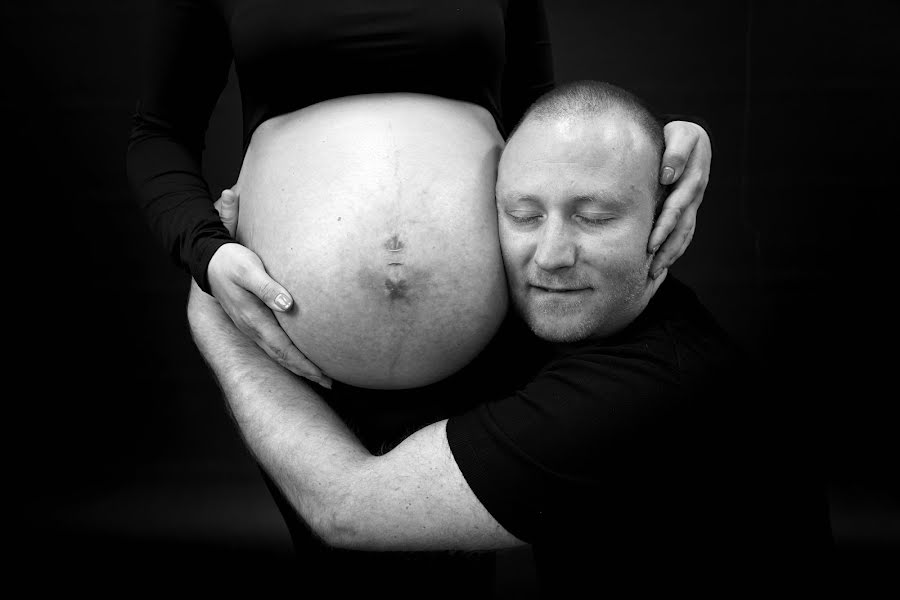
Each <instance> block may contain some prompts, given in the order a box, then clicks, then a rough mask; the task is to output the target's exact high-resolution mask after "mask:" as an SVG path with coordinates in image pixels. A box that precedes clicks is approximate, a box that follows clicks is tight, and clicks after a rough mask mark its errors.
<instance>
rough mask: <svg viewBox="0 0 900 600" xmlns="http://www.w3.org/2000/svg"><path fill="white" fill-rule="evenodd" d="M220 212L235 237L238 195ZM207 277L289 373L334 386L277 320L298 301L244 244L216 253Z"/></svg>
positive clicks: (238, 320)
mask: <svg viewBox="0 0 900 600" xmlns="http://www.w3.org/2000/svg"><path fill="white" fill-rule="evenodd" d="M215 207H216V210H217V211H219V216H220V218H221V219H222V223H223V224H224V225H225V227H226V228H227V229H228V231H229V233H231V234H232V235H234V233H235V231H236V229H237V220H238V197H237V194H235V193H234V192H232V191H231V190H225V191H223V192H222V196H221V197H220V198H219V199H218V200H217V201H216V203H215ZM207 273H208V276H209V287H210V290H211V291H212V294H213V296H215V297H216V299H217V300H218V301H219V304H221V306H222V308H223V309H224V310H225V313H226V314H227V315H228V316H229V317H230V318H231V320H232V321H233V322H234V324H235V325H236V326H237V328H238V329H240V330H241V331H242V332H243V333H244V334H245V335H246V336H247V337H249V338H250V339H251V340H253V341H254V342H256V344H257V345H258V346H259V347H260V348H262V349H263V350H265V352H266V354H268V355H269V356H270V357H271V358H272V359H273V360H275V361H276V362H278V364H280V365H281V366H283V367H284V368H286V369H288V370H289V371H292V372H293V373H295V374H297V375H299V376H301V377H305V378H307V379H310V380H312V381H315V382H316V383H318V384H320V385H322V386H324V387H327V388H330V387H331V380H330V379H329V378H328V377H327V376H325V374H324V373H322V371H321V370H320V369H319V368H318V367H317V366H316V365H314V364H313V363H312V362H310V361H309V359H307V358H306V357H305V356H304V355H303V354H302V353H301V352H300V350H298V349H297V347H296V346H294V343H293V342H292V341H291V339H290V338H289V337H288V335H287V333H285V331H284V329H282V328H281V325H280V324H279V323H278V320H277V319H276V318H275V314H274V313H273V312H272V311H278V312H288V311H290V310H291V308H292V306H293V299H292V298H291V296H290V294H289V293H288V291H287V290H286V289H284V288H283V287H282V286H281V285H280V284H279V283H278V282H277V281H275V280H274V279H272V278H271V277H269V274H268V273H266V269H265V267H264V266H263V263H262V261H261V260H260V259H259V257H258V256H257V255H256V253H255V252H253V251H252V250H250V249H249V248H246V247H244V246H242V245H240V244H225V245H223V246H221V247H220V248H219V249H218V250H217V251H216V253H215V254H213V257H212V260H210V261H209V267H208V270H207Z"/></svg>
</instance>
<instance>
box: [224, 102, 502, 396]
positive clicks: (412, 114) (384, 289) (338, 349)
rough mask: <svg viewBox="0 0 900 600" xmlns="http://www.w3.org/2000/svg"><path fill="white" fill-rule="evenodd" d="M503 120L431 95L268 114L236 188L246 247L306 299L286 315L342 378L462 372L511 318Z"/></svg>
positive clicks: (399, 383) (410, 380)
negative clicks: (502, 202) (501, 194)
mask: <svg viewBox="0 0 900 600" xmlns="http://www.w3.org/2000/svg"><path fill="white" fill-rule="evenodd" d="M502 144H503V142H502V138H501V136H500V134H499V133H498V132H497V129H496V126H495V123H494V120H493V118H492V117H491V115H490V113H489V112H488V111H487V110H485V109H484V108H481V107H478V106H476V105H474V104H469V103H464V102H459V101H454V100H447V99H444V98H438V97H434V96H425V95H419V94H373V95H361V96H352V97H347V98H340V99H335V100H330V101H326V102H322V103H319V104H315V105H312V106H309V107H306V108H304V109H301V110H299V111H296V112H293V113H290V114H286V115H283V116H280V117H276V118H274V119H270V120H268V121H266V122H265V123H263V124H262V125H261V126H260V127H259V128H257V129H256V131H255V132H254V134H253V137H252V139H251V142H250V144H249V146H248V150H247V153H246V155H245V158H244V163H243V166H242V169H241V174H240V177H239V180H238V183H237V185H236V186H235V187H236V190H237V191H238V193H239V194H240V197H241V208H240V216H239V223H238V240H239V241H240V242H241V243H243V244H245V245H247V246H248V247H249V248H251V249H253V250H254V251H255V252H256V253H257V254H258V255H259V256H260V258H261V259H262V260H263V263H264V264H265V266H266V268H267V270H268V271H269V273H270V274H271V275H272V276H273V277H274V278H275V279H276V280H277V281H279V282H280V283H281V284H282V285H284V286H285V287H286V288H287V289H288V290H289V291H290V292H291V294H292V295H293V297H294V300H295V308H293V309H292V310H291V312H290V313H288V314H287V315H279V319H280V321H281V324H282V326H283V327H284V329H285V331H287V333H288V335H289V336H290V337H291V338H292V339H293V340H294V343H295V344H296V345H297V347H298V348H299V349H300V350H301V351H302V352H303V353H304V354H305V355H306V356H307V357H308V358H309V359H310V360H312V361H313V362H314V363H316V364H317V365H318V366H319V367H321V368H322V369H323V371H324V372H325V373H326V374H328V375H329V376H331V377H333V378H335V379H337V380H339V381H342V382H344V383H348V384H351V385H355V386H359V387H373V388H405V387H418V386H422V385H426V384H428V383H432V382H434V381H437V380H439V379H442V378H444V377H446V376H448V375H450V374H451V373H453V372H455V371H457V370H459V369H460V368H462V367H463V366H464V365H465V364H467V363H468V362H469V361H470V360H471V359H472V358H474V356H475V355H477V353H478V352H479V350H481V349H482V348H483V347H484V346H485V345H486V344H487V342H488V341H489V340H490V339H491V337H492V336H493V334H494V333H495V332H496V330H497V328H498V326H499V324H500V321H501V319H502V317H503V314H504V313H505V311H506V306H507V298H506V283H505V278H504V273H503V267H502V262H501V259H500V251H499V245H498V238H497V223H496V208H495V204H494V185H495V177H496V164H497V159H498V158H499V153H500V150H501V148H502Z"/></svg>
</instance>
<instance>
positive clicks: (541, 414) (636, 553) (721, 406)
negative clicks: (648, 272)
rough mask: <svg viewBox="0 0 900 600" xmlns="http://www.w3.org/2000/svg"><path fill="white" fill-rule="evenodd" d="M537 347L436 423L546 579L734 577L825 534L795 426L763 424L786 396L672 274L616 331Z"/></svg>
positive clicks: (597, 581)
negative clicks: (503, 384) (506, 378)
mask: <svg viewBox="0 0 900 600" xmlns="http://www.w3.org/2000/svg"><path fill="white" fill-rule="evenodd" d="M541 352H547V354H545V355H544V357H543V358H544V360H545V362H544V365H543V367H542V368H541V369H540V371H539V372H538V373H537V374H536V375H535V376H534V377H533V378H532V379H531V381H530V382H528V383H527V384H526V385H524V386H523V387H522V388H521V389H520V390H519V391H518V392H517V393H515V394H513V395H511V396H509V397H506V398H504V399H502V400H498V401H495V402H489V403H485V404H482V405H480V406H478V407H477V408H475V409H474V410H470V411H468V412H466V413H464V414H461V415H459V416H456V417H452V418H450V420H449V422H448V425H447V436H448V440H449V443H450V448H451V449H452V451H453V455H454V458H455V460H456V462H457V464H458V465H459V468H460V469H461V471H462V473H463V475H464V476H465V478H466V480H467V482H468V483H469V485H470V487H471V488H472V490H473V491H474V492H475V494H476V495H477V496H478V498H479V500H480V501H481V502H482V504H484V506H485V507H486V508H487V509H488V510H489V511H490V513H491V514H492V515H493V516H494V518H496V519H497V520H498V521H499V522H500V524H501V525H503V526H504V527H505V528H506V529H507V530H508V531H510V532H511V533H513V534H514V535H516V536H517V537H519V538H520V539H522V540H524V541H526V542H530V543H531V544H533V546H534V553H535V559H536V563H537V568H538V576H539V580H540V582H541V586H542V589H543V590H544V592H546V593H547V594H548V595H550V596H551V597H569V596H568V595H567V594H568V593H576V592H577V590H579V589H591V587H592V586H594V585H596V586H597V589H598V590H599V591H601V592H602V591H614V590H626V589H629V590H632V591H634V590H638V589H644V590H657V589H658V590H665V591H667V592H671V591H674V590H675V589H678V588H679V587H684V588H685V589H699V588H698V586H704V585H705V586H709V585H712V583H713V582H719V583H724V584H725V585H727V586H729V587H728V588H727V589H731V590H732V591H733V590H734V589H741V588H740V587H739V584H740V582H742V581H743V577H744V576H746V575H747V574H748V573H750V572H751V571H753V572H754V573H757V572H761V573H766V572H773V571H774V570H775V569H778V568H780V567H782V566H784V559H785V558H786V557H787V556H791V557H793V556H794V555H793V553H794V552H801V551H800V549H801V548H802V549H803V550H804V551H805V550H808V549H809V548H810V547H811V546H814V545H815V544H817V543H819V542H821V541H823V539H824V538H823V537H822V535H821V534H822V532H823V531H822V528H827V523H826V522H824V521H822V520H821V519H819V517H822V514H821V513H818V512H816V511H817V510H818V508H819V506H820V505H819V504H818V502H819V501H820V498H819V497H817V496H816V494H817V490H814V489H811V488H810V487H809V486H808V485H807V484H806V482H804V479H805V476H806V473H803V472H797V471H795V470H794V469H796V468H797V465H796V463H795V462H794V461H791V460H788V459H787V456H786V455H785V454H783V452H784V448H785V446H786V445H785V444H784V443H783V442H784V437H783V436H784V434H785V433H787V434H788V435H790V434H792V433H796V431H795V430H793V431H792V430H790V428H785V427H781V426H779V427H772V426H771V425H772V424H773V423H780V424H782V425H784V424H785V423H786V422H788V416H789V413H790V411H789V410H788V407H779V406H775V405H773V403H772V402H771V401H770V399H769V398H768V397H767V396H765V395H761V394H759V393H758V390H761V389H765V386H763V385H758V384H759V383H760V381H761V379H762V377H763V374H761V373H760V372H759V371H758V369H757V368H756V366H755V363H754V361H751V360H750V357H749V356H748V355H747V354H745V353H744V352H743V351H742V350H741V349H740V348H739V347H738V346H737V345H736V344H735V343H734V342H733V341H732V340H731V339H730V338H729V337H728V335H726V333H725V332H724V331H723V330H722V329H721V328H720V327H719V326H718V325H717V324H716V322H715V321H714V320H713V318H712V316H711V315H710V314H709V313H708V312H707V311H706V310H705V309H704V308H703V306H702V305H701V304H700V302H699V301H698V299H697V298H696V296H695V295H694V293H693V292H691V291H690V290H689V289H688V288H687V287H686V286H684V285H683V284H682V283H680V282H678V281H677V280H675V279H673V278H672V277H671V276H670V277H669V278H668V279H667V280H666V281H665V282H663V284H662V285H661V287H660V289H659V290H658V291H657V293H656V295H655V296H654V297H653V299H652V300H651V302H650V303H649V305H648V306H647V308H646V309H645V310H644V311H643V312H642V313H641V315H640V316H639V317H638V318H637V319H636V320H635V321H634V322H632V323H631V324H630V325H629V326H628V327H626V328H625V329H624V330H623V331H621V332H619V333H618V334H616V335H614V336H611V337H609V338H606V339H602V340H596V341H588V342H584V343H582V344H579V345H578V346H577V347H575V348H572V349H569V350H567V351H566V352H564V353H552V354H551V353H550V349H549V348H547V347H535V348H533V349H531V350H530V354H531V355H535V353H541ZM510 360H511V361H512V362H513V363H515V362H517V361H518V360H519V357H517V356H514V357H510ZM510 368H513V365H510ZM798 495H806V496H805V498H804V499H803V500H802V501H800V502H798V501H797V497H798ZM803 511H806V513H805V514H801V513H803ZM810 519H813V520H816V519H818V520H817V521H815V523H814V524H813V525H812V529H817V528H818V531H819V537H815V535H816V534H815V533H813V532H812V531H811V529H810V528H806V524H807V523H809V521H810ZM801 556H806V555H805V554H803V553H802V552H801ZM793 566H794V565H793V563H792V568H793ZM799 572H800V571H799V570H796V569H794V570H793V571H791V573H792V575H793V576H796V575H798V574H799ZM755 581H757V583H760V582H761V581H762V579H756V580H755ZM731 586H738V587H737V588H732V587H731Z"/></svg>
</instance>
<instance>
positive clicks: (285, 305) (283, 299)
mask: <svg viewBox="0 0 900 600" xmlns="http://www.w3.org/2000/svg"><path fill="white" fill-rule="evenodd" d="M275 304H276V305H277V306H278V308H280V309H281V310H287V309H289V308H290V307H291V301H290V300H288V297H287V296H285V295H284V294H278V295H277V296H275Z"/></svg>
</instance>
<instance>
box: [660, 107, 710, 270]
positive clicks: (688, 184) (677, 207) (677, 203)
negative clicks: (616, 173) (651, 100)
mask: <svg viewBox="0 0 900 600" xmlns="http://www.w3.org/2000/svg"><path fill="white" fill-rule="evenodd" d="M665 138H666V149H665V152H664V154H663V159H662V163H661V169H660V182H661V183H663V184H664V185H670V184H671V185H672V186H673V187H672V189H671V190H670V192H669V194H668V196H667V197H666V200H665V203H664V204H663V208H662V211H661V212H660V214H659V217H658V218H657V219H656V223H655V225H654V227H653V231H652V232H651V234H650V239H649V240H648V242H647V249H648V251H649V252H652V253H654V254H655V256H654V258H653V262H652V264H651V266H650V276H651V277H653V278H654V279H655V278H656V277H658V276H659V274H660V273H661V272H662V271H663V270H665V269H667V268H669V267H670V266H671V265H672V263H674V262H675V261H676V260H677V259H678V258H679V257H680V256H681V255H682V254H684V251H685V250H686V249H687V247H688V245H690V242H691V239H692V238H693V235H694V228H695V227H696V222H697V210H698V209H699V207H700V204H701V203H702V202H703V194H704V192H705V191H706V184H707V182H708V181H709V169H710V163H711V162H712V147H711V145H710V142H709V136H708V135H707V134H706V131H704V129H703V128H702V127H700V126H699V125H697V124H695V123H688V122H685V121H673V122H671V123H668V124H667V125H666V127H665Z"/></svg>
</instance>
